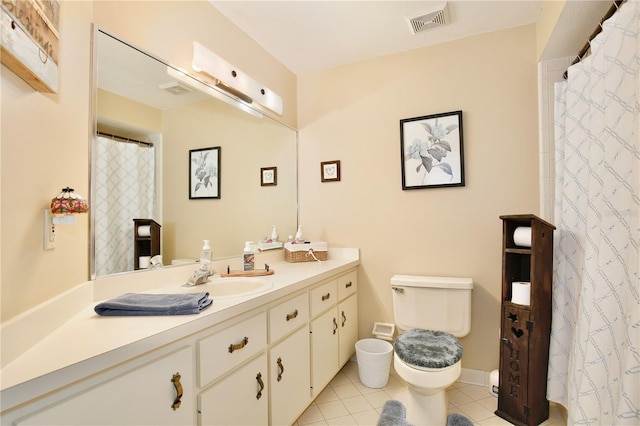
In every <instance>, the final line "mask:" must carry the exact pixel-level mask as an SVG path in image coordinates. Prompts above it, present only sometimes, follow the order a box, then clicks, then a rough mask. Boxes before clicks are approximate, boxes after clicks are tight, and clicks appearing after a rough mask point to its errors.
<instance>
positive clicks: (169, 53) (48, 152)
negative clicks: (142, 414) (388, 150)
mask: <svg viewBox="0 0 640 426" xmlns="http://www.w3.org/2000/svg"><path fill="white" fill-rule="evenodd" d="M92 22H95V23H97V24H98V25H99V26H100V27H101V28H102V29H104V30H106V31H109V32H112V33H113V34H114V35H116V36H119V37H120V38H122V39H125V40H127V41H128V42H130V43H132V44H134V45H136V46H137V47H140V48H142V49H144V50H146V51H148V52H150V53H152V54H155V55H156V56H158V57H160V58H163V59H165V60H167V61H169V62H170V63H172V64H176V65H179V66H182V67H184V68H187V69H188V68H189V67H188V64H189V63H190V58H191V53H192V41H193V40H198V41H200V42H201V43H203V44H205V45H207V46H208V47H209V48H210V49H212V50H214V51H216V52H217V53H218V54H219V55H221V56H222V57H224V58H225V59H227V60H228V61H229V62H231V63H234V64H235V65H237V66H238V67H239V68H240V69H242V70H243V71H245V72H246V73H248V74H249V75H252V76H254V78H256V79H257V80H258V81H261V82H262V83H263V84H265V85H266V86H268V87H270V88H271V89H273V90H274V91H276V92H277V93H279V94H280V95H281V96H282V97H283V99H284V105H285V107H284V108H285V111H284V114H283V117H282V120H283V121H285V122H286V123H288V124H290V125H292V126H295V125H296V111H297V106H296V77H295V75H294V74H293V73H291V72H290V71H289V70H287V69H286V68H285V67H284V66H283V65H282V64H280V63H279V62H278V61H276V60H275V59H274V58H273V57H272V56H271V55H269V54H268V53H266V51H264V49H262V48H261V47H259V46H258V45H257V44H256V43H255V42H254V41H253V40H252V39H250V38H249V37H248V36H247V35H246V34H244V33H242V32H241V31H240V30H239V29H238V28H237V27H235V26H233V25H232V24H230V23H229V21H228V20H227V19H226V18H224V17H223V16H222V15H221V14H220V13H218V12H217V10H216V9H214V8H213V7H211V5H210V4H209V2H207V1H165V2H149V1H139V2H136V1H126V2H125V1H99V2H90V1H63V2H62V4H61V18H60V26H61V33H60V56H59V72H60V84H59V92H58V93H57V94H44V93H39V92H36V91H34V90H33V89H32V88H31V87H30V86H28V85H27V84H26V83H24V82H23V81H22V80H21V79H19V78H18V77H16V75H15V74H13V73H12V72H11V71H9V70H7V69H6V68H5V67H4V66H3V67H2V75H1V82H0V84H1V92H2V99H1V100H0V102H1V103H0V106H1V111H2V117H1V119H2V126H1V130H0V132H1V135H0V136H1V137H0V141H1V142H0V143H1V144H2V145H1V151H2V154H1V156H0V158H1V161H2V164H1V167H0V171H1V176H0V178H1V179H0V185H1V191H0V193H1V203H0V206H1V213H0V218H1V221H2V226H1V229H2V234H1V235H0V238H1V241H0V251H1V253H2V259H1V265H0V271H1V272H0V273H1V278H0V281H1V282H0V292H1V294H2V302H1V303H2V305H1V311H2V312H1V316H0V318H1V320H2V321H5V320H7V319H9V318H12V317H15V316H16V315H18V314H20V313H22V312H25V311H26V310H28V309H29V308H32V307H34V306H36V305H38V304H39V303H42V302H44V301H46V300H48V299H50V298H51V297H53V296H56V295H58V294H60V293H62V292H64V291H65V290H67V289H70V288H72V287H74V286H76V285H78V284H81V283H83V282H85V281H86V280H87V279H88V276H89V268H88V263H89V249H88V247H89V245H88V238H89V224H88V217H87V215H82V216H81V217H80V218H79V220H78V222H77V223H76V224H75V225H59V226H58V227H57V247H56V248H55V249H54V250H50V251H44V250H43V224H42V222H43V211H44V209H45V208H46V207H47V206H48V204H49V203H50V201H51V198H52V197H54V196H55V195H56V194H57V193H58V192H60V189H61V188H63V187H65V186H67V185H69V186H71V187H73V188H74V189H75V190H76V191H77V192H78V193H80V194H82V195H85V196H88V195H89V142H88V141H89V138H90V132H91V125H90V108H89V104H90V86H91V73H90V63H91V34H92V32H91V31H92V29H91V24H92Z"/></svg>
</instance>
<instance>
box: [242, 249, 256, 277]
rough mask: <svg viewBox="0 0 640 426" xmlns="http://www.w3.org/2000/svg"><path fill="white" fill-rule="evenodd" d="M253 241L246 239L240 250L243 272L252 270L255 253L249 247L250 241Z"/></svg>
mask: <svg viewBox="0 0 640 426" xmlns="http://www.w3.org/2000/svg"><path fill="white" fill-rule="evenodd" d="M252 242H253V241H247V242H245V243H244V250H243V251H242V270H243V271H245V272H249V271H253V268H254V263H255V255H254V253H253V250H252V249H251V243H252Z"/></svg>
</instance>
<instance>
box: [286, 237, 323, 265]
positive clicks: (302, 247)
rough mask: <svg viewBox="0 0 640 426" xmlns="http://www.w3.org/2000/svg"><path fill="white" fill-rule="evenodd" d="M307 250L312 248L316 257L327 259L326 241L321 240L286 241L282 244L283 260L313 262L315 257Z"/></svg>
mask: <svg viewBox="0 0 640 426" xmlns="http://www.w3.org/2000/svg"><path fill="white" fill-rule="evenodd" d="M309 250H313V254H314V256H315V257H316V259H318V260H327V257H328V252H327V243H325V242H322V241H311V242H309V243H301V244H293V243H286V244H285V245H284V260H285V261H287V262H291V263H297V262H315V261H316V259H314V258H313V256H311V254H309Z"/></svg>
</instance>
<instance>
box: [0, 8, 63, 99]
mask: <svg viewBox="0 0 640 426" xmlns="http://www.w3.org/2000/svg"><path fill="white" fill-rule="evenodd" d="M59 30H60V2H59V1H58V0H40V1H22V0H2V6H1V7H0V39H1V41H2V42H1V43H0V47H1V51H2V53H1V54H0V60H1V61H2V64H3V65H5V66H6V67H7V68H8V69H10V70H11V71H13V72H14V73H15V74H16V75H17V76H18V77H20V78H21V79H23V80H24V81H25V82H26V83H27V84H28V85H29V86H31V87H33V88H34V89H35V90H38V91H40V92H48V93H56V92H57V91H58V45H59V39H58V38H59V35H58V34H59Z"/></svg>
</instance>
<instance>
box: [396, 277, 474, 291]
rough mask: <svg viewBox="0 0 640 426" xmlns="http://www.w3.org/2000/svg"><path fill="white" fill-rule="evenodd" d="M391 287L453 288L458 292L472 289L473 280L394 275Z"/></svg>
mask: <svg viewBox="0 0 640 426" xmlns="http://www.w3.org/2000/svg"><path fill="white" fill-rule="evenodd" d="M391 285H397V286H404V287H434V288H453V289H459V290H468V289H473V280H472V279H471V278H464V277H425V276H422V275H394V276H393V277H391Z"/></svg>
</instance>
